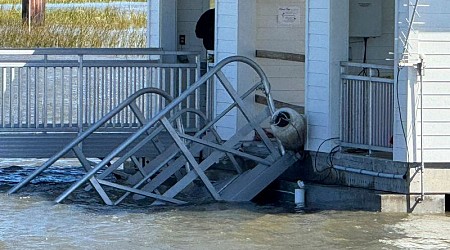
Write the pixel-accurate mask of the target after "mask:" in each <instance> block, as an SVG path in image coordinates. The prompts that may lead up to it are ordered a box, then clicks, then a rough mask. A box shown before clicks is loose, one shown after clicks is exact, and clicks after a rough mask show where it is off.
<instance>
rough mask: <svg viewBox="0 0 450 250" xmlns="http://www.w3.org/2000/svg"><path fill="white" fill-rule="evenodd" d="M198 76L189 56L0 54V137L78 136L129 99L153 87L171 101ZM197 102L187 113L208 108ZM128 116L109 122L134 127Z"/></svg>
mask: <svg viewBox="0 0 450 250" xmlns="http://www.w3.org/2000/svg"><path fill="white" fill-rule="evenodd" d="M176 56H187V57H188V58H189V60H190V61H189V62H186V63H184V62H183V63H177V62H176V60H175V57H176ZM165 59H167V60H165ZM200 71H201V68H200V54H199V53H198V52H191V51H164V50H162V49H152V48H145V49H144V48H142V49H139V48H138V49H134V48H133V49H124V48H118V49H116V48H38V49H0V79H1V83H2V84H1V86H0V89H1V90H0V105H1V109H0V132H4V133H8V132H11V133H18V132H22V131H24V132H26V131H30V130H31V131H34V132H45V131H58V132H72V131H73V130H74V129H75V130H78V131H82V130H83V129H84V128H82V127H87V126H89V125H91V124H93V123H94V122H95V121H97V120H98V119H99V118H101V116H103V115H105V114H106V113H107V112H108V111H109V110H111V109H112V108H113V107H114V106H116V105H117V104H118V103H120V102H121V101H123V100H124V99H125V98H126V97H127V96H128V95H129V94H128V93H133V92H134V91H137V90H138V89H141V88H145V87H157V88H162V89H164V90H166V91H167V92H168V93H169V94H170V95H172V96H176V95H178V93H181V92H182V91H183V90H184V89H186V88H187V87H188V86H189V85H190V84H192V83H194V82H195V81H197V79H198V78H199V77H200V74H201V72H200ZM19 92H20V93H19ZM116 93H117V94H116ZM13 96H17V97H14V98H12V97H13ZM94 96H95V97H99V98H93V97H94ZM202 98H203V97H202V96H201V95H200V91H198V93H196V94H194V95H193V96H192V97H191V98H190V100H191V102H190V103H189V104H190V106H189V107H195V108H201V106H200V105H201V104H202V103H203V102H204V101H206V102H207V103H206V104H205V105H209V104H210V103H209V100H202ZM97 99H98V100H97ZM148 102H150V104H149V105H148ZM142 105H146V109H147V110H146V112H147V113H155V112H158V111H159V110H161V109H162V106H161V105H160V103H159V102H158V100H155V99H146V100H143V102H142ZM49 107H51V109H50V108H49ZM128 114H129V112H124V114H123V115H122V116H120V118H118V119H117V120H114V121H112V122H113V123H114V127H115V128H118V127H121V125H123V124H125V125H126V124H134V123H133V122H134V120H129V119H128ZM207 115H208V116H209V117H210V116H211V114H207ZM190 118H191V115H190V116H188V117H184V119H185V120H186V121H185V122H186V124H187V125H191V127H194V125H196V124H198V119H197V118H196V117H194V119H190Z"/></svg>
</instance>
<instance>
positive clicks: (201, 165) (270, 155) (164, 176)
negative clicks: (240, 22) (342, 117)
mask: <svg viewBox="0 0 450 250" xmlns="http://www.w3.org/2000/svg"><path fill="white" fill-rule="evenodd" d="M235 62H241V63H245V64H247V65H249V66H250V67H252V68H253V69H254V71H255V72H256V74H257V75H258V76H259V78H260V82H258V83H257V84H255V85H254V86H253V87H251V88H250V89H249V90H248V91H247V92H246V93H244V94H243V95H239V94H238V93H237V92H236V90H235V89H234V88H233V87H232V85H231V83H230V82H229V80H228V79H227V77H226V76H225V74H224V73H223V72H222V68H223V67H224V66H226V65H227V64H229V63H235ZM214 76H216V77H217V79H218V80H219V81H218V82H219V83H220V84H221V85H222V86H223V87H224V89H225V90H226V92H227V93H228V94H229V96H230V98H232V100H233V101H234V102H233V103H231V104H230V105H229V106H228V107H227V108H226V109H225V110H224V111H223V112H221V113H220V114H217V115H216V116H215V117H214V118H212V119H210V120H207V121H206V122H205V123H204V125H203V126H202V127H199V129H198V131H197V132H196V133H195V134H194V135H191V134H189V133H186V132H185V131H183V130H180V129H178V128H177V127H178V126H174V125H173V122H174V121H176V120H177V118H178V117H179V116H180V114H182V113H196V112H191V111H192V110H180V108H179V106H180V104H181V103H182V102H183V101H185V100H186V98H188V97H189V96H190V95H191V94H192V93H194V92H195V91H197V90H198V89H199V88H201V87H202V86H203V85H204V84H206V82H208V80H209V79H210V78H212V77H214ZM258 88H262V89H263V90H264V93H265V94H266V97H267V100H268V106H269V107H268V108H265V109H264V110H263V111H262V112H260V113H259V114H258V115H255V112H253V111H252V110H251V106H250V105H248V104H246V103H245V102H244V100H243V99H244V98H245V97H247V96H248V95H250V94H251V93H253V92H254V91H255V90H256V89H258ZM150 92H151V93H158V94H160V95H161V96H163V97H164V98H165V99H170V97H169V96H168V95H167V94H164V92H163V91H162V90H156V89H143V90H140V91H138V92H136V93H135V94H133V95H132V96H130V97H129V98H127V99H126V101H124V102H123V103H121V104H120V105H119V106H118V107H116V108H115V109H113V110H112V111H111V112H110V113H108V114H107V115H106V116H104V117H103V118H102V119H100V120H99V121H98V122H96V123H95V124H94V125H93V126H91V127H90V128H88V129H87V130H86V131H84V132H83V133H82V134H80V136H78V137H77V138H76V139H75V140H73V141H72V142H71V143H69V144H68V145H67V146H66V147H65V148H64V149H63V150H61V151H60V152H59V153H57V154H56V155H54V156H53V157H52V158H50V159H49V160H48V161H46V162H45V163H44V164H43V165H42V166H41V167H39V168H38V169H36V170H35V171H34V172H33V173H32V174H30V175H29V176H28V177H27V178H25V179H24V180H23V181H21V182H20V183H19V184H17V185H16V186H14V187H13V188H12V189H11V190H9V191H8V194H12V193H14V192H16V191H18V190H19V189H21V188H22V187H24V186H25V185H27V184H28V183H30V182H31V181H32V180H33V179H34V178H35V177H36V176H38V175H39V174H41V173H42V172H43V171H44V170H45V169H47V168H49V167H50V166H51V165H52V164H54V163H55V162H56V161H57V160H58V159H59V158H61V157H63V156H64V155H65V154H66V153H68V152H69V151H71V150H72V151H74V153H75V155H76V156H77V158H78V159H79V161H80V163H81V165H82V166H84V167H85V168H86V171H87V173H86V174H85V175H84V176H83V177H82V178H81V179H80V180H79V181H77V182H76V183H74V184H73V185H72V186H71V187H69V188H68V189H67V190H66V191H65V192H63V193H62V194H61V195H60V196H59V197H57V198H56V202H62V201H63V200H64V199H65V198H67V196H69V195H70V194H71V193H73V192H74V191H75V190H77V189H78V188H80V187H81V186H82V185H84V184H85V183H86V182H88V181H89V182H90V184H89V188H87V189H88V190H89V189H91V187H93V188H94V189H95V190H96V191H97V193H98V194H99V195H100V196H101V197H102V199H103V201H104V202H105V203H106V204H108V205H113V204H119V203H120V202H122V201H123V200H124V199H125V198H127V197H128V196H129V195H130V194H134V197H135V196H145V197H150V198H152V199H154V200H155V202H154V204H158V203H160V202H169V203H174V204H182V203H185V202H186V201H183V200H180V199H178V198H176V197H175V196H177V195H178V194H179V193H180V192H182V191H183V190H184V189H185V188H186V187H187V186H188V185H189V184H190V183H192V182H193V181H194V180H195V179H197V178H199V179H200V180H201V181H202V183H203V184H204V185H205V187H206V189H207V190H208V191H209V193H210V195H211V196H212V197H213V198H214V199H215V200H227V201H243V200H250V199H252V198H253V197H254V196H256V195H257V194H258V193H259V192H260V191H262V189H263V188H265V187H266V186H267V185H269V184H270V183H271V182H272V181H273V180H275V178H277V177H278V176H279V175H280V174H281V173H282V172H284V170H286V169H287V168H288V167H289V166H290V165H292V164H293V163H294V162H295V161H296V160H297V158H296V157H295V156H294V153H292V152H286V153H285V152H284V150H283V148H282V146H279V144H277V143H276V142H275V141H272V140H270V139H269V138H268V136H267V135H266V133H265V132H264V131H263V129H262V127H261V123H263V122H264V121H265V120H267V119H268V118H269V117H270V116H271V115H272V114H273V112H274V105H273V100H272V97H271V94H270V84H269V82H268V80H267V77H266V76H265V74H264V72H263V71H262V70H261V68H260V67H259V66H258V65H257V64H256V63H254V62H253V61H252V60H250V59H248V58H245V57H240V56H235V57H230V58H227V59H224V60H223V61H221V62H219V63H218V64H217V66H216V67H214V68H213V69H211V70H210V71H209V72H208V73H207V74H205V75H204V76H203V77H201V78H200V79H199V80H198V81H197V82H195V83H194V84H193V85H192V86H190V87H189V88H188V89H187V90H186V91H184V92H183V93H181V94H180V96H178V97H177V98H175V99H174V100H173V101H172V102H170V103H167V104H166V106H165V108H163V109H162V110H161V111H160V112H158V113H156V114H154V115H153V116H151V117H147V118H146V119H144V116H143V113H142V111H140V110H139V108H138V107H137V106H136V105H135V102H134V100H136V98H138V97H139V96H141V95H142V94H144V93H150ZM127 106H129V107H130V108H131V110H132V111H133V113H134V114H135V115H136V116H137V117H141V118H140V119H138V120H139V122H140V124H141V126H140V128H139V129H138V130H137V131H136V132H135V133H134V134H132V135H131V136H130V137H129V138H127V139H126V140H125V141H124V142H123V143H122V144H120V145H119V146H118V147H117V148H115V149H114V150H113V151H112V152H111V153H110V154H108V155H107V156H106V157H105V158H104V159H102V160H101V161H100V162H99V163H93V162H90V161H88V160H87V159H86V157H85V156H84V155H83V154H82V151H81V150H80V149H79V147H78V145H79V144H80V143H82V142H83V140H85V139H86V138H87V137H88V136H89V135H91V134H93V133H94V132H95V130H97V129H99V128H101V126H102V125H103V124H104V123H106V122H107V121H109V120H110V119H112V118H113V117H114V116H115V115H117V114H118V113H119V112H120V110H122V109H124V108H125V107H127ZM236 108H237V109H238V110H239V111H240V112H241V114H242V115H243V117H244V118H245V119H246V120H247V121H248V123H247V124H245V125H244V126H242V127H241V128H240V129H238V130H237V132H236V133H235V134H234V135H233V136H231V138H229V139H228V140H226V141H222V140H220V139H218V138H217V132H215V125H216V124H217V122H218V121H219V120H221V119H222V118H223V117H224V116H226V115H227V114H229V113H230V111H232V110H233V109H236ZM197 113H198V112H197ZM194 115H195V114H194ZM196 116H199V117H202V118H203V119H204V118H206V116H205V115H196ZM251 132H255V133H257V134H258V136H259V138H261V142H262V145H263V146H265V148H266V150H267V153H266V154H265V155H264V156H261V155H255V154H252V153H249V152H245V151H243V150H242V148H241V147H242V140H243V138H245V137H246V136H247V135H248V134H249V133H251ZM164 133H168V134H169V136H170V138H171V142H170V143H169V145H168V146H164V147H159V148H158V152H159V154H158V155H157V156H156V157H154V158H153V159H151V160H149V161H148V163H146V164H145V165H144V166H138V169H139V171H138V172H137V173H136V174H134V175H131V176H128V177H127V181H126V182H125V183H119V182H113V181H111V179H113V178H106V177H107V176H110V175H111V174H112V173H114V171H117V169H118V168H119V166H120V165H121V164H123V163H124V162H125V161H126V160H127V158H128V157H132V155H133V154H134V153H135V152H136V151H137V150H139V149H140V148H142V147H145V146H146V145H147V143H148V142H152V143H156V142H155V141H154V140H155V139H156V138H157V137H158V136H160V135H161V134H164ZM211 135H213V136H211ZM142 138H143V139H142ZM133 143H134V144H133ZM130 147H131V148H130ZM205 149H212V152H210V153H209V154H207V155H205V156H204V157H199V156H198V155H199V153H200V152H202V151H203V150H205ZM119 155H121V156H122V157H119V159H118V160H116V161H115V162H114V163H113V164H110V163H111V162H112V161H113V160H114V159H115V158H116V159H117V158H118V156H119ZM200 155H203V154H200ZM237 158H243V159H246V161H245V162H246V163H245V164H243V163H242V162H243V161H238V160H237ZM224 159H227V160H229V161H230V162H231V163H232V164H231V165H233V166H234V168H233V169H234V174H233V175H232V176H231V177H229V178H226V179H224V180H221V181H212V180H211V179H210V178H212V177H211V175H210V174H209V173H208V172H207V171H208V169H209V168H210V167H212V166H214V165H215V164H216V162H219V161H223V160H224ZM248 161H251V162H253V164H248ZM252 166H253V167H252ZM170 178H175V179H177V182H176V183H175V184H174V185H172V186H170V187H167V188H164V191H163V192H160V191H159V190H158V189H159V188H160V187H161V186H162V185H167V184H166V183H167V180H169V179H170ZM103 187H109V188H113V189H117V190H120V191H122V192H125V193H124V194H123V196H121V197H119V198H118V199H117V200H116V201H112V200H111V198H110V197H109V196H108V194H107V193H106V191H105V189H104V188H103Z"/></svg>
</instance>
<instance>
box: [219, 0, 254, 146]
mask: <svg viewBox="0 0 450 250" xmlns="http://www.w3.org/2000/svg"><path fill="white" fill-rule="evenodd" d="M255 3H256V1H255V0H217V2H216V18H217V19H216V46H215V60H216V62H219V61H220V60H222V59H224V58H226V57H229V56H233V55H241V56H246V57H249V58H252V59H254V54H255V34H256V31H255V27H256V25H255V16H256V15H255V14H256V12H255ZM249 70H250V69H249V67H245V66H243V65H242V64H236V63H234V64H231V65H228V66H226V67H225V68H224V69H223V72H224V73H225V75H226V76H227V78H228V79H229V80H230V82H231V84H232V85H233V87H234V88H235V89H237V90H238V91H239V92H240V93H243V92H242V91H243V90H246V89H248V87H249V84H251V83H252V81H253V79H254V74H252V73H251V72H252V71H249ZM248 101H249V102H252V100H251V98H249V99H248ZM231 103H233V101H232V100H231V98H230V97H229V96H228V94H227V93H226V91H225V90H224V89H223V88H222V87H221V86H220V85H219V84H218V85H217V88H216V91H215V105H216V107H215V112H216V113H220V112H222V111H223V110H224V109H225V108H227V107H228V105H229V104H231ZM228 114H229V115H227V116H226V117H224V118H223V119H222V120H220V121H219V122H218V123H217V130H218V132H219V134H220V136H221V137H222V138H224V139H227V138H229V137H230V136H231V135H233V134H234V133H235V131H236V129H237V128H238V127H239V126H241V125H243V124H245V123H246V121H245V120H243V119H242V117H241V116H240V115H239V114H238V112H237V110H236V109H233V110H232V112H230V113H228Z"/></svg>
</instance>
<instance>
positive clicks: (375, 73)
mask: <svg viewBox="0 0 450 250" xmlns="http://www.w3.org/2000/svg"><path fill="white" fill-rule="evenodd" d="M349 69H352V70H353V72H352V70H349ZM393 70H394V67H393V66H388V65H376V64H367V63H354V62H341V84H340V88H341V89H340V95H341V107H340V108H341V112H340V113H341V115H340V119H341V120H340V140H341V142H340V144H341V146H343V147H350V148H361V149H368V150H369V152H370V151H372V150H376V151H387V152H392V147H390V146H389V137H390V136H392V135H393V134H392V133H393V112H394V107H393V94H394V93H393V86H394V79H393V75H392V74H393ZM357 72H359V74H358V73H357ZM386 73H387V77H383V75H386Z"/></svg>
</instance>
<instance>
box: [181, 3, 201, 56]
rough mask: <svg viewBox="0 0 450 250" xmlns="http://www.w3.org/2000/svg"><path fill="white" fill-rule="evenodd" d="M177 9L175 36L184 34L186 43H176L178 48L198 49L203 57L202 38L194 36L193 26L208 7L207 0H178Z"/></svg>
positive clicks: (185, 49) (186, 49)
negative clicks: (176, 33)
mask: <svg viewBox="0 0 450 250" xmlns="http://www.w3.org/2000/svg"><path fill="white" fill-rule="evenodd" d="M177 9H178V10H177V11H178V14H177V32H178V36H177V37H179V36H180V35H185V36H186V45H183V46H182V45H180V44H178V50H184V51H199V52H202V58H205V57H206V56H205V55H206V53H205V49H204V48H203V43H202V40H201V39H199V38H197V37H196V36H195V26H196V24H197V21H198V19H199V18H200V16H201V15H202V14H203V12H205V11H206V10H207V9H209V0H178V4H177Z"/></svg>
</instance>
